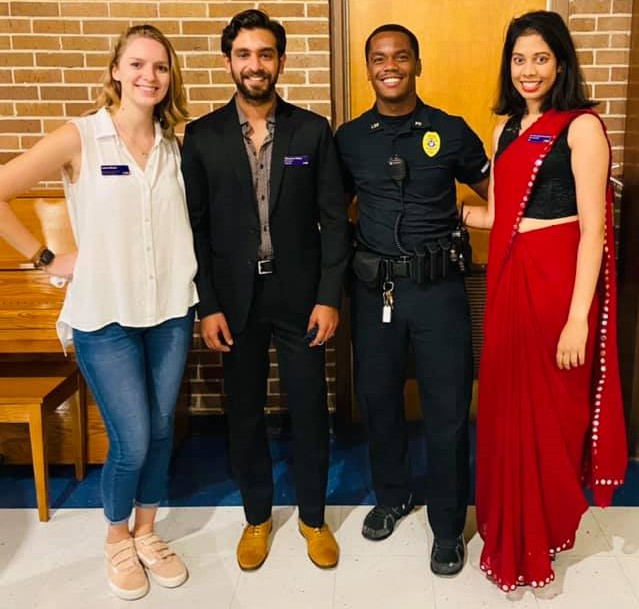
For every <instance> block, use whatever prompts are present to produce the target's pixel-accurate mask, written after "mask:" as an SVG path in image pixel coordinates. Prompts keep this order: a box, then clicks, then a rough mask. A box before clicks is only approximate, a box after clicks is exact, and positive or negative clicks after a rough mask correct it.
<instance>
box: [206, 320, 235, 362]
mask: <svg viewBox="0 0 639 609" xmlns="http://www.w3.org/2000/svg"><path fill="white" fill-rule="evenodd" d="M200 334H201V335H202V338H203V339H204V342H205V343H206V346H207V347H208V348H209V349H212V350H213V351H220V352H222V353H228V352H229V351H230V350H231V345H232V344H233V337H232V336H231V331H230V330H229V326H228V324H227V323H226V317H224V313H213V315H207V316H206V317H205V318H204V319H201V320H200Z"/></svg>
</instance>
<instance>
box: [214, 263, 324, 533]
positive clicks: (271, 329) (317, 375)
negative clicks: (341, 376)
mask: <svg viewBox="0 0 639 609" xmlns="http://www.w3.org/2000/svg"><path fill="white" fill-rule="evenodd" d="M255 281H256V285H255V294H254V300H253V303H252V307H251V312H250V314H249V320H248V322H247V324H246V327H245V328H244V330H243V331H242V332H241V333H238V334H236V335H234V336H233V341H234V344H233V346H232V347H231V351H230V353H225V354H224V357H223V360H224V382H225V392H226V394H227V397H228V407H227V418H228V424H229V449H230V460H231V468H232V470H233V474H234V477H235V479H236V481H237V483H238V485H239V487H240V491H241V494H242V501H243V503H244V512H245V515H246V519H247V521H248V522H249V523H250V524H260V523H262V522H264V521H265V520H267V519H268V518H269V517H270V515H271V507H272V503H273V474H272V461H271V454H270V450H269V445H268V438H267V431H266V417H265V414H264V407H265V405H266V388H267V377H268V372H269V366H270V363H269V354H268V350H269V345H270V343H271V339H273V342H274V344H275V348H276V351H277V358H278V363H279V371H280V380H281V385H282V390H283V392H285V393H286V394H287V399H288V410H289V413H290V417H291V428H292V434H293V458H294V466H293V467H294V479H295V489H296V493H297V502H298V505H299V514H300V518H301V519H302V520H303V521H304V522H305V523H306V524H308V525H309V526H313V527H319V526H321V525H322V524H324V506H325V502H326V486H327V479H328V455H329V421H328V407H327V398H326V373H325V368H324V364H325V353H324V348H323V347H313V348H311V347H309V346H308V342H307V340H306V339H305V338H304V335H305V334H306V326H307V323H308V315H310V311H308V312H307V313H305V314H304V315H293V314H292V313H291V312H289V311H287V307H286V290H287V289H288V290H290V289H291V286H283V285H282V284H281V282H280V280H279V278H278V277H277V274H274V275H266V276H261V277H258V278H256V280H255Z"/></svg>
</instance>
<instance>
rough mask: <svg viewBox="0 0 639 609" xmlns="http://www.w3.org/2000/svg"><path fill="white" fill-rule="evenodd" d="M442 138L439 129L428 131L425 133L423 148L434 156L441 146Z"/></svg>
mask: <svg viewBox="0 0 639 609" xmlns="http://www.w3.org/2000/svg"><path fill="white" fill-rule="evenodd" d="M441 143H442V142H441V140H440V139H439V133H437V131H427V132H426V133H424V139H423V140H422V148H423V149H424V152H425V153H426V155H427V156H429V157H431V158H432V157H434V156H435V155H436V154H437V153H438V152H439V148H440V147H441Z"/></svg>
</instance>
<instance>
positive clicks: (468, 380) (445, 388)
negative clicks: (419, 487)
mask: <svg viewBox="0 0 639 609" xmlns="http://www.w3.org/2000/svg"><path fill="white" fill-rule="evenodd" d="M394 300H395V303H394V310H393V313H392V319H391V322H390V323H382V305H383V301H382V292H381V289H380V288H377V289H370V288H368V287H367V286H366V285H365V284H363V283H362V282H361V281H360V280H358V279H355V280H354V288H353V294H352V327H353V346H354V355H355V387H356V391H357V398H358V402H359V405H360V407H361V408H362V410H363V412H364V416H365V419H366V422H367V425H368V433H369V442H370V461H371V472H372V479H373V487H374V490H375V494H376V496H377V503H378V504H383V505H399V504H401V503H403V502H404V501H406V500H407V498H408V496H409V494H410V493H411V492H412V479H411V469H410V463H409V455H408V439H407V435H406V428H405V417H404V384H405V380H406V366H407V357H408V349H409V344H411V345H412V347H413V350H414V353H415V363H416V372H417V374H416V377H417V383H418V386H419V391H420V397H421V407H422V417H423V421H424V426H425V435H426V444H427V446H426V455H427V467H428V475H427V489H426V496H427V505H428V520H429V522H430V525H431V528H432V529H433V532H434V534H435V535H436V536H437V537H439V538H444V539H451V538H453V537H456V536H457V535H459V534H461V532H462V531H463V528H464V522H465V518H466V507H467V502H468V492H469V468H470V465H469V440H468V409H469V405H470V400H471V396H472V381H473V378H472V372H473V371H472V346H471V324H470V312H469V306H468V299H467V296H466V291H465V287H464V282H463V278H462V277H461V276H460V275H458V274H454V275H452V276H449V277H447V278H445V279H439V280H437V281H435V282H432V283H426V284H422V285H418V284H417V283H415V282H414V281H413V280H411V279H409V278H400V279H397V280H396V281H395V290H394Z"/></svg>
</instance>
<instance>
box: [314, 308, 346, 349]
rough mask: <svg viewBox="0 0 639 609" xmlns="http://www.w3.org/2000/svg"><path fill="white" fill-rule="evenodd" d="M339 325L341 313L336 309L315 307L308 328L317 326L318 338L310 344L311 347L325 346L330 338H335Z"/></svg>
mask: <svg viewBox="0 0 639 609" xmlns="http://www.w3.org/2000/svg"><path fill="white" fill-rule="evenodd" d="M338 324H339V311H338V310H337V309H336V308H335V307H329V306H327V305H320V304H317V305H315V306H314V307H313V311H312V312H311V316H310V317H309V318H308V328H307V330H309V331H310V330H311V328H313V327H314V326H317V336H315V338H314V339H313V340H312V341H311V342H310V343H309V346H311V347H317V346H319V345H323V344H324V343H325V342H326V341H327V340H328V339H329V338H333V336H334V334H335V330H337V325H338Z"/></svg>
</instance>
